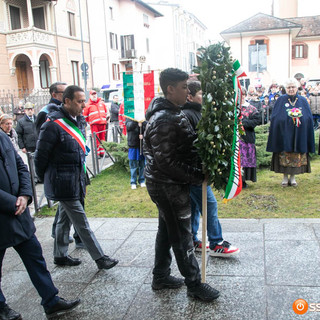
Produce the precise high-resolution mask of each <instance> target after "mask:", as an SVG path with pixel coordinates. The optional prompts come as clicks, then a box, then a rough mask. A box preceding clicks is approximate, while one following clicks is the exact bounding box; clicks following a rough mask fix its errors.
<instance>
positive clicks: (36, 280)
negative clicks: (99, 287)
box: [0, 130, 80, 320]
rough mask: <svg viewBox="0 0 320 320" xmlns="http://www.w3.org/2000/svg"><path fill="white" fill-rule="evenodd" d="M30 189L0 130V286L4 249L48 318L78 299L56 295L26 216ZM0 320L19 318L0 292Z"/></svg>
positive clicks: (26, 175)
mask: <svg viewBox="0 0 320 320" xmlns="http://www.w3.org/2000/svg"><path fill="white" fill-rule="evenodd" d="M31 202H32V188H31V180H30V175H29V172H28V169H27V167H26V165H25V164H24V162H23V160H22V159H21V157H20V156H19V155H18V154H17V152H16V151H15V150H14V148H13V147H12V143H11V141H10V139H9V137H8V136H7V135H6V134H5V133H4V132H2V131H1V130H0V284H1V277H2V276H1V269H2V261H3V258H4V255H5V252H6V249H7V248H11V247H13V248H14V249H15V250H16V251H17V253H18V254H19V255H20V258H21V260H22V261H23V263H24V265H25V268H26V270H27V272H28V274H29V276H30V279H31V281H32V283H33V285H34V287H35V288H36V289H37V291H38V293H39V295H40V296H41V298H42V301H41V304H42V306H43V307H44V310H45V313H46V315H47V316H49V317H50V316H55V315H56V314H57V313H58V312H59V313H62V312H66V311H69V310H71V309H73V308H74V307H76V306H77V305H78V304H79V303H80V300H79V299H76V300H73V301H66V300H64V299H62V298H59V296H58V289H57V288H56V287H55V286H54V284H53V282H52V279H51V276H50V273H49V271H48V270H47V266H46V262H45V260H44V258H43V255H42V248H41V245H40V243H39V241H38V239H37V237H36V236H35V231H36V228H35V226H34V223H33V220H32V218H31V216H30V213H29V208H28V205H29V204H30V203H31ZM0 319H11V320H14V319H21V315H20V314H19V313H18V312H16V311H14V310H13V309H11V308H10V307H9V306H8V305H7V304H6V299H5V297H4V294H3V292H2V290H1V289H0Z"/></svg>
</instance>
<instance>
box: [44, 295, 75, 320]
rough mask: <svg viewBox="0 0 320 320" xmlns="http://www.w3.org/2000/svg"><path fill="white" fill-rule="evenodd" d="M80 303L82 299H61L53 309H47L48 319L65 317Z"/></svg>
mask: <svg viewBox="0 0 320 320" xmlns="http://www.w3.org/2000/svg"><path fill="white" fill-rule="evenodd" d="M79 303H80V299H76V300H65V299H63V298H60V300H59V301H58V302H57V303H56V304H55V305H54V306H52V307H50V308H47V309H45V313H46V316H47V318H48V319H50V318H53V317H56V316H58V315H59V316H60V315H63V314H65V313H67V312H69V311H71V310H72V309H74V308H75V307H76V306H77V305H78V304H79Z"/></svg>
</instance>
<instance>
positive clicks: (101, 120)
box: [83, 98, 107, 125]
mask: <svg viewBox="0 0 320 320" xmlns="http://www.w3.org/2000/svg"><path fill="white" fill-rule="evenodd" d="M83 115H84V117H85V119H86V121H87V122H88V123H89V124H90V125H92V124H106V123H107V107H106V105H105V104H104V102H103V101H102V100H101V98H98V99H97V101H92V100H91V99H89V101H88V102H87V104H86V107H85V108H84V109H83Z"/></svg>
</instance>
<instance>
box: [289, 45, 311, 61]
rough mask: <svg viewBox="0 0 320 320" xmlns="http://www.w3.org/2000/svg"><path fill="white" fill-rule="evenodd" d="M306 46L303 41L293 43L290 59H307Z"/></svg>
mask: <svg viewBox="0 0 320 320" xmlns="http://www.w3.org/2000/svg"><path fill="white" fill-rule="evenodd" d="M307 58H308V46H307V45H306V44H304V43H298V44H294V45H293V46H292V59H307Z"/></svg>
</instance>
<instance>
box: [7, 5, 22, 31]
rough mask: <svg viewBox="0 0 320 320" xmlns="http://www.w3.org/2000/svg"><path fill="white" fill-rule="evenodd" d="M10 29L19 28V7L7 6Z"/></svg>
mask: <svg viewBox="0 0 320 320" xmlns="http://www.w3.org/2000/svg"><path fill="white" fill-rule="evenodd" d="M9 11H10V21H11V30H16V29H21V20H20V8H18V7H14V6H9Z"/></svg>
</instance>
